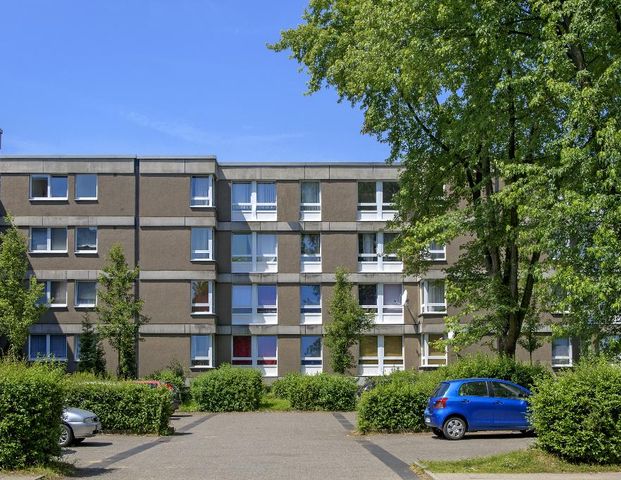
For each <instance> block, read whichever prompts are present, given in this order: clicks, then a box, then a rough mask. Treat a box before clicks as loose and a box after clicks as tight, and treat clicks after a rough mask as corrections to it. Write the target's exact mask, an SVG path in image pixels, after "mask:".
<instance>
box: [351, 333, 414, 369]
mask: <svg viewBox="0 0 621 480" xmlns="http://www.w3.org/2000/svg"><path fill="white" fill-rule="evenodd" d="M359 348H360V352H359V357H358V371H359V374H360V375H362V376H370V375H387V374H389V373H391V372H393V371H395V370H403V337H401V336H393V335H370V336H365V337H362V338H361V339H360V345H359Z"/></svg>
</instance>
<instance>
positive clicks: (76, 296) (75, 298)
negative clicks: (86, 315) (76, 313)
mask: <svg viewBox="0 0 621 480" xmlns="http://www.w3.org/2000/svg"><path fill="white" fill-rule="evenodd" d="M80 283H94V284H95V303H83V304H79V303H78V284H80ZM73 289H74V292H73V297H74V298H73V305H74V306H75V308H95V307H96V306H97V282H96V281H94V280H76V281H75V282H74V285H73Z"/></svg>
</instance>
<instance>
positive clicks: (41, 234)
mask: <svg viewBox="0 0 621 480" xmlns="http://www.w3.org/2000/svg"><path fill="white" fill-rule="evenodd" d="M30 252H32V253H67V229H66V228H31V229H30Z"/></svg>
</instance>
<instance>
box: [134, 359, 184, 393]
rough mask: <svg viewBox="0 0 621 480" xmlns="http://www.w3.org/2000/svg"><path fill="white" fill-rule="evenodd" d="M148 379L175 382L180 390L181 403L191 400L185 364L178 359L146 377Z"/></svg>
mask: <svg viewBox="0 0 621 480" xmlns="http://www.w3.org/2000/svg"><path fill="white" fill-rule="evenodd" d="M145 379H147V380H159V381H160V382H167V383H171V384H173V385H174V386H175V387H176V388H177V391H178V392H179V397H180V398H179V400H180V401H181V403H186V402H189V401H190V400H191V398H192V397H191V395H190V388H189V387H188V386H187V385H186V382H185V372H184V370H183V366H182V365H181V363H179V361H178V360H175V361H172V362H171V363H170V364H169V365H168V367H166V368H165V369H163V370H158V371H157V372H153V373H152V374H150V375H147V376H146V377H145Z"/></svg>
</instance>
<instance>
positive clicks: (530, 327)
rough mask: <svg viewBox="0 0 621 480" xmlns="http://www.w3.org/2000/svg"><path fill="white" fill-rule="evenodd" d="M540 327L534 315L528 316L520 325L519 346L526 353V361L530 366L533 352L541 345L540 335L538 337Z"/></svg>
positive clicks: (537, 318)
mask: <svg viewBox="0 0 621 480" xmlns="http://www.w3.org/2000/svg"><path fill="white" fill-rule="evenodd" d="M540 327H541V323H540V322H539V317H538V316H537V315H536V314H531V315H528V316H527V317H526V320H525V321H524V323H523V324H522V336H521V337H520V338H519V340H518V343H519V344H520V346H521V347H522V348H523V349H524V350H526V351H527V352H528V361H529V363H530V364H531V365H532V364H533V352H534V351H535V350H537V349H538V348H540V347H541V346H542V345H543V340H542V338H541V335H538V333H539V331H540Z"/></svg>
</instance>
